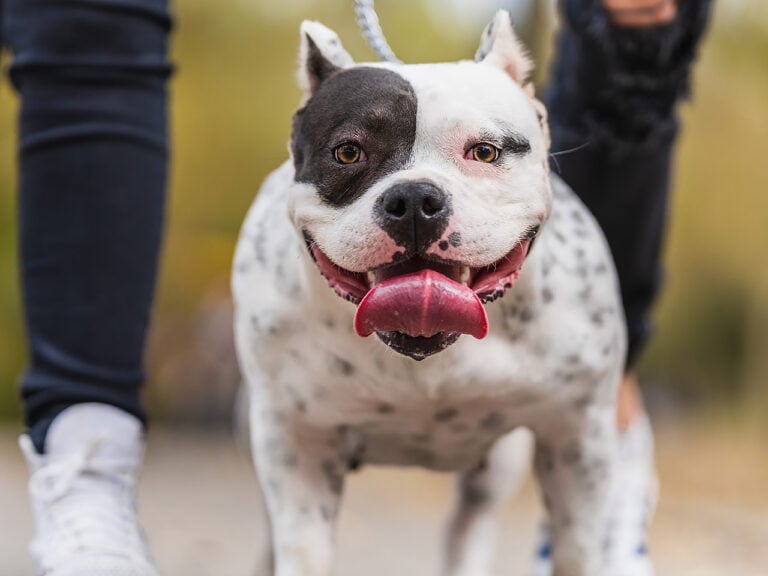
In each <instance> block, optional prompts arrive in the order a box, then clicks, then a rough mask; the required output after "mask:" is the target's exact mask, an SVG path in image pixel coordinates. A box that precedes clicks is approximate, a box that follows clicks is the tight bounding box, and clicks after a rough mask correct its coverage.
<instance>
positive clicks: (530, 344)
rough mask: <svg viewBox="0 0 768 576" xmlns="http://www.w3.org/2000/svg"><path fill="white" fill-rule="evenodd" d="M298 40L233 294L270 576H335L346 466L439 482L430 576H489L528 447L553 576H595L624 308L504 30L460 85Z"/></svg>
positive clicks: (308, 35) (441, 67)
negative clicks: (294, 104)
mask: <svg viewBox="0 0 768 576" xmlns="http://www.w3.org/2000/svg"><path fill="white" fill-rule="evenodd" d="M301 32H302V33H301V38H302V40H301V56H300V60H301V61H300V70H299V76H300V81H301V85H302V87H303V89H304V92H305V98H304V101H303V103H302V107H301V109H300V110H299V111H298V112H296V115H295V116H294V119H293V132H292V136H291V146H290V149H291V159H290V160H289V161H288V162H286V163H285V164H284V165H283V166H282V167H280V168H279V169H278V170H277V171H275V172H274V173H273V174H272V175H271V176H270V177H269V178H268V179H267V181H266V183H265V184H264V186H263V188H262V190H261V192H260V193H259V195H258V198H257V199H256V201H255V202H254V204H253V207H252V208H251V210H250V212H249V214H248V217H247V219H246V222H245V224H244V226H243V230H242V233H241V237H240V241H239V244H238V248H237V254H236V256H235V264H234V275H233V290H234V296H235V300H236V322H235V324H236V337H237V347H238V354H239V359H240V364H241V368H242V372H243V374H244V377H245V379H246V381H247V383H248V385H249V387H250V393H251V399H252V400H251V401H252V407H251V426H252V441H253V451H254V455H255V460H256V465H257V469H258V474H259V478H260V482H261V486H262V488H263V492H264V495H265V498H266V503H267V508H268V512H269V516H270V521H271V527H272V537H273V550H274V561H275V574H277V575H278V576H329V575H330V574H331V573H332V561H333V534H334V523H335V518H336V515H337V512H338V508H339V501H340V498H341V494H342V488H343V485H344V476H345V473H346V472H347V470H348V469H350V468H356V467H357V466H359V465H360V464H361V463H371V464H398V465H419V466H424V467H427V468H430V469H434V470H446V471H456V472H459V473H460V474H461V475H462V476H461V483H460V486H461V489H460V490H459V496H458V500H459V502H458V506H457V509H456V512H455V515H454V518H453V521H452V524H451V527H450V530H449V543H448V554H447V556H446V557H447V562H446V569H445V573H446V574H450V575H453V576H459V575H461V576H485V575H487V574H490V573H491V568H490V566H491V559H492V557H493V549H492V538H490V536H492V534H489V530H488V527H489V519H490V516H489V515H490V514H491V513H492V512H493V511H494V509H496V508H497V507H498V505H499V503H500V502H502V501H503V499H504V497H505V496H506V494H507V493H508V492H509V491H510V490H511V489H512V488H513V487H514V486H515V485H516V483H517V482H518V480H519V477H520V476H521V474H522V472H523V471H524V467H523V466H521V465H520V462H521V459H524V458H525V445H526V436H525V435H521V433H520V432H513V431H514V430H515V429H517V428H527V429H528V430H530V431H531V432H532V433H533V435H534V436H535V446H536V457H535V469H536V474H537V477H538V480H539V482H540V484H541V489H542V492H543V494H544V500H545V503H546V507H547V510H548V512H549V515H550V521H551V527H552V538H553V550H552V570H553V572H554V574H555V576H597V575H602V574H607V573H608V572H609V571H610V570H609V569H607V568H606V567H605V566H606V559H605V556H606V550H607V549H609V546H608V545H607V544H606V543H607V541H608V540H607V539H606V536H607V534H606V531H607V529H606V520H605V519H606V498H607V495H608V494H609V492H610V488H611V476H612V470H613V467H614V462H615V448H614V441H615V428H616V425H615V395H616V390H617V387H618V383H619V379H620V376H621V373H622V369H623V358H624V352H625V334H624V325H623V314H622V311H621V302H620V298H619V295H618V286H617V281H616V277H615V274H614V268H613V264H612V261H611V257H610V253H609V250H608V247H607V245H606V243H605V241H604V239H603V236H602V234H601V232H600V230H599V229H598V226H597V224H596V223H595V221H594V220H593V218H592V216H591V215H590V213H589V212H588V211H587V209H586V208H585V207H584V206H583V205H582V204H581V202H580V201H579V200H578V199H577V198H576V197H575V196H574V195H573V194H572V193H571V192H570V191H569V190H568V189H567V187H566V186H565V185H564V184H563V183H562V182H560V181H559V180H558V179H557V178H555V177H551V176H550V173H549V168H548V146H549V142H548V133H547V126H546V117H545V113H544V110H543V107H542V105H541V104H540V102H538V101H537V100H536V99H535V98H534V95H533V89H532V87H531V84H529V83H528V75H529V73H530V70H531V63H530V61H529V60H528V58H527V57H526V55H525V52H524V50H523V49H522V47H521V45H520V44H519V42H518V40H517V39H516V37H515V34H514V32H513V30H512V26H511V23H510V20H509V16H508V14H507V13H506V12H499V13H498V14H497V15H496V17H495V19H494V20H493V22H491V24H489V26H488V27H487V28H486V30H485V32H484V35H483V38H482V41H481V46H480V49H479V50H478V56H477V59H476V61H474V62H470V61H462V62H457V63H448V64H427V65H395V64H355V63H354V62H353V61H352V58H351V57H350V56H349V54H348V53H347V52H346V51H345V50H344V49H343V48H342V46H341V44H340V42H339V40H338V38H337V36H336V34H334V33H333V32H332V31H330V30H328V29H327V28H325V27H323V26H322V25H320V24H318V23H314V22H305V23H304V24H303V25H302V28H301ZM374 335H375V336H374ZM610 576H613V573H611V574H610Z"/></svg>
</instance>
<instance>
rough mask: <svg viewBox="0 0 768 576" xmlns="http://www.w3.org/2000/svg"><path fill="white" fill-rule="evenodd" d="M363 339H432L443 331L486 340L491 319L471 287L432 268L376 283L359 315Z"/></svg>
mask: <svg viewBox="0 0 768 576" xmlns="http://www.w3.org/2000/svg"><path fill="white" fill-rule="evenodd" d="M355 331H356V332H357V333H358V334H359V335H360V336H369V335H371V334H372V333H374V332H392V331H394V332H401V333H402V334H406V335H408V336H411V337H418V336H421V337H426V338H429V337H431V336H434V335H435V334H438V333H440V332H445V333H456V332H458V333H461V334H471V335H472V336H474V337H475V338H484V337H485V335H486V334H487V333H488V317H487V316H486V314H485V308H484V307H483V304H482V302H480V299H479V298H478V297H477V294H475V293H474V291H472V290H471V289H470V288H468V287H467V286H464V285H463V284H460V283H458V282H456V281H454V280H451V279H450V278H448V277H447V276H445V275H443V274H440V273H439V272H436V271H435V270H431V269H424V270H419V271H418V272H413V273H411V274H404V275H402V276H395V277H394V278H389V279H388V280H385V281H383V282H381V283H379V284H376V285H375V286H374V287H373V288H371V290H369V291H368V293H367V294H366V295H365V298H363V300H362V301H361V302H360V305H359V306H358V307H357V313H356V314H355Z"/></svg>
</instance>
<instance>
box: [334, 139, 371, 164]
mask: <svg viewBox="0 0 768 576" xmlns="http://www.w3.org/2000/svg"><path fill="white" fill-rule="evenodd" d="M333 156H334V158H336V162H338V163H339V164H355V163H357V162H360V161H361V160H364V155H363V149H362V148H360V146H358V145H357V144H354V143H352V142H345V143H344V144H342V145H341V146H337V147H336V148H335V150H334V151H333Z"/></svg>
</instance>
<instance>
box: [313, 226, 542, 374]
mask: <svg viewBox="0 0 768 576" xmlns="http://www.w3.org/2000/svg"><path fill="white" fill-rule="evenodd" d="M534 236H535V232H533V233H531V234H529V235H528V236H527V237H526V238H524V239H523V240H521V241H520V242H518V243H517V244H516V245H515V247H514V248H513V249H512V250H511V251H510V252H509V253H508V254H507V255H506V256H504V257H503V258H501V259H500V260H497V261H496V262H494V263H493V264H491V265H489V266H483V267H471V266H466V265H462V264H456V263H452V262H446V261H441V260H432V259H429V260H427V259H425V258H422V257H420V256H414V257H411V258H408V259H406V260H401V261H398V262H394V263H391V264H389V265H387V266H384V267H380V268H377V269H375V270H369V271H368V272H367V273H363V272H352V271H349V270H345V269H344V268H341V267H339V266H337V265H336V264H335V263H334V262H332V261H331V259H330V258H328V256H326V255H325V253H323V251H322V250H321V249H320V247H319V246H318V245H317V244H315V243H314V242H313V241H312V238H311V236H309V235H308V234H306V233H305V239H306V241H307V247H308V248H309V251H310V254H311V255H312V257H313V258H314V260H315V262H316V263H317V266H318V268H319V269H320V273H321V274H322V275H323V276H324V277H325V278H326V279H327V280H328V284H329V285H330V287H331V288H333V290H334V291H335V292H336V294H338V295H339V296H340V297H342V298H344V299H346V300H349V301H350V302H353V303H355V304H357V305H358V307H357V313H356V314H355V331H356V332H357V334H359V335H360V336H370V335H371V334H373V333H375V334H376V335H377V336H378V337H379V338H381V340H382V341H384V342H385V343H386V344H387V345H388V346H390V347H391V348H393V349H394V350H395V351H397V352H400V353H401V354H405V355H406V356H410V357H411V358H414V359H416V360H422V359H424V358H426V357H427V356H431V355H432V354H435V353H437V352H440V351H441V350H443V349H445V348H446V347H447V346H449V345H450V344H452V343H454V342H455V341H456V340H457V339H458V337H459V336H460V335H461V334H470V335H472V336H474V337H475V338H484V337H485V335H486V334H487V333H488V317H487V316H486V313H485V308H484V306H483V304H485V303H488V302H492V301H493V300H495V299H497V298H499V297H501V296H502V295H503V294H504V292H505V291H506V290H507V289H508V288H511V287H512V285H513V284H514V283H515V280H517V277H518V276H519V275H520V270H521V268H522V266H523V262H524V261H525V258H526V256H527V255H528V251H529V249H530V246H531V242H532V240H533V237H534Z"/></svg>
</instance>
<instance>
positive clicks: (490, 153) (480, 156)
mask: <svg viewBox="0 0 768 576" xmlns="http://www.w3.org/2000/svg"><path fill="white" fill-rule="evenodd" d="M499 154H501V151H500V150H499V149H498V148H496V146H494V145H493V144H488V143H487V142H480V143H479V144H475V145H474V146H472V148H470V149H469V153H468V154H467V156H468V158H469V159H472V160H474V161H476V162H484V163H486V164H490V163H492V162H496V160H498V159H499Z"/></svg>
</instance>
